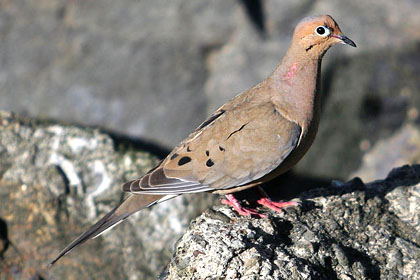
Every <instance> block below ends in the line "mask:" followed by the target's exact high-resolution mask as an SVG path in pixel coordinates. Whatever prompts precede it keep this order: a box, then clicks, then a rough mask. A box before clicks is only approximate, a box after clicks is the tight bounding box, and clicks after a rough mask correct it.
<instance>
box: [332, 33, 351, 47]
mask: <svg viewBox="0 0 420 280" xmlns="http://www.w3.org/2000/svg"><path fill="white" fill-rule="evenodd" d="M332 37H334V38H337V39H339V40H341V42H342V43H343V44H347V45H350V46H352V47H356V44H355V43H354V42H353V41H352V40H350V38H349V37H347V36H345V35H332Z"/></svg>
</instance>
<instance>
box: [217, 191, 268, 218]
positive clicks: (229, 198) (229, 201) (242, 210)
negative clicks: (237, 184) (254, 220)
mask: <svg viewBox="0 0 420 280" xmlns="http://www.w3.org/2000/svg"><path fill="white" fill-rule="evenodd" d="M225 196H226V199H222V203H223V204H226V205H230V206H232V207H233V208H234V209H235V210H236V212H238V214H239V215H243V216H251V215H255V216H257V217H259V218H267V216H266V215H264V214H261V213H258V212H257V210H254V209H250V208H246V207H243V206H242V205H241V204H240V203H239V201H238V200H237V199H236V198H235V196H234V195H233V194H227V195H225Z"/></svg>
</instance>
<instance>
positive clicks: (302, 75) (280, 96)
mask: <svg viewBox="0 0 420 280" xmlns="http://www.w3.org/2000/svg"><path fill="white" fill-rule="evenodd" d="M320 69H321V57H316V58H312V57H309V56H308V55H307V54H306V53H298V51H293V50H289V51H288V52H287V54H286V56H285V57H284V58H283V61H282V62H281V63H280V65H279V66H278V67H277V68H276V70H274V72H273V73H272V75H271V76H270V77H269V78H268V80H269V83H270V86H271V87H272V89H273V95H272V97H271V98H272V101H273V103H275V104H276V105H277V104H278V107H279V109H280V110H281V111H282V113H283V114H284V115H285V116H286V117H287V118H290V119H291V120H293V121H295V122H297V123H299V125H301V126H302V128H303V129H309V126H311V125H315V126H317V125H318V120H319V111H320V94H319V88H320V78H321V77H320Z"/></svg>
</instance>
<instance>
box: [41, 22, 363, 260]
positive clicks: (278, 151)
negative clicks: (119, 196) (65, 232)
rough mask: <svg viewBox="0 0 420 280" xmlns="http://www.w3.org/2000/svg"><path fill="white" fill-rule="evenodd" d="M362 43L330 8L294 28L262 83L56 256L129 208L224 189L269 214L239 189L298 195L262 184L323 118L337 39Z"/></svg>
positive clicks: (275, 206) (274, 205) (264, 199)
mask: <svg viewBox="0 0 420 280" xmlns="http://www.w3.org/2000/svg"><path fill="white" fill-rule="evenodd" d="M336 44H347V45H350V46H353V47H356V44H355V43H354V42H353V41H352V40H351V39H349V38H348V37H347V36H345V35H344V34H343V33H342V32H341V30H340V27H339V26H338V24H337V23H336V21H335V20H334V19H333V18H332V17H331V16H330V15H318V16H310V17H306V18H304V19H302V20H301V21H300V22H299V23H298V24H297V25H296V27H295V29H294V32H293V35H292V40H291V43H290V46H289V48H288V50H287V52H286V54H285V56H284V57H283V59H282V61H281V63H280V64H279V65H278V66H277V67H276V68H275V70H274V71H273V72H272V73H271V74H270V75H269V76H268V77H267V78H266V79H265V80H264V81H262V82H260V83H258V84H256V85H255V86H253V87H251V88H250V89H248V90H246V91H244V92H242V93H240V94H238V95H236V96H235V97H234V98H233V99H231V100H230V101H228V102H227V103H225V104H224V105H222V106H221V107H220V108H219V109H217V110H216V111H215V112H214V113H213V114H212V115H211V116H210V117H208V118H207V119H206V120H205V121H204V122H203V123H201V124H200V125H199V126H198V127H197V128H196V129H195V130H194V131H193V132H192V133H191V134H190V135H189V136H188V137H187V138H186V139H185V140H183V141H182V142H181V143H179V144H178V145H177V146H176V147H175V148H174V149H173V150H172V151H171V152H170V153H169V154H168V156H167V157H166V158H165V159H163V160H162V161H161V162H160V163H159V164H158V165H157V166H156V167H155V168H153V169H151V170H150V171H149V172H147V173H146V174H145V175H144V176H142V177H140V178H138V179H135V180H132V181H129V182H127V183H125V184H123V185H122V187H121V188H122V191H123V192H126V193H129V194H130V195H129V197H128V198H127V199H126V200H125V201H124V202H123V203H122V204H121V205H119V206H117V207H115V208H114V209H113V210H111V211H110V212H109V213H108V214H106V215H105V216H104V217H102V218H101V219H100V220H99V221H98V222H97V223H95V224H94V225H92V226H91V227H90V228H89V229H88V230H87V231H86V232H84V233H83V234H81V235H80V236H79V237H78V238H76V239H75V240H74V241H73V242H71V243H70V244H69V245H67V246H66V247H65V248H64V249H63V250H62V251H61V252H60V253H59V254H58V255H57V256H56V257H55V258H54V259H53V260H52V261H51V262H50V263H49V267H50V266H52V265H53V264H54V263H56V262H57V261H58V260H59V259H60V258H61V257H63V256H64V255H65V254H67V253H69V252H70V251H71V250H72V249H74V248H75V247H78V246H79V245H81V244H82V243H84V242H85V241H87V240H89V239H92V238H95V237H97V236H98V235H100V234H102V233H103V232H104V231H105V230H108V229H110V228H111V227H113V226H115V225H117V224H118V223H120V222H122V221H123V220H125V219H126V218H127V217H128V216H130V215H131V214H133V213H135V212H137V211H140V210H142V209H144V208H147V207H149V206H152V205H155V204H157V203H161V202H163V201H166V200H168V199H172V198H174V197H176V196H179V195H182V194H186V193H198V192H211V193H216V194H220V195H225V199H223V200H222V203H224V204H228V205H231V206H232V207H233V208H234V209H235V210H236V211H237V212H238V213H239V214H240V215H246V216H257V217H261V218H264V217H265V215H264V214H261V213H259V212H258V211H257V210H255V209H252V208H249V207H245V206H243V205H241V203H240V201H238V200H237V199H236V198H235V196H234V193H235V192H239V191H242V190H245V189H248V188H251V187H256V188H257V190H258V192H259V199H258V200H257V203H259V204H261V205H263V206H266V207H268V208H270V209H272V210H275V211H278V212H281V208H283V207H287V206H294V205H297V204H296V203H295V202H274V201H272V200H271V199H270V198H269V197H268V196H267V195H266V194H265V193H264V192H263V190H262V189H261V188H260V185H261V184H262V183H264V182H267V181H269V180H271V179H273V178H275V177H277V176H279V175H281V174H283V173H285V172H286V171H288V170H289V169H291V168H292V167H293V166H294V165H295V164H296V163H297V162H298V161H299V160H300V159H301V158H302V157H303V156H304V154H305V153H306V152H307V151H308V149H309V147H310V146H311V145H312V142H313V141H314V138H315V135H316V133H317V130H318V123H319V120H320V106H321V92H320V80H321V78H320V74H321V73H320V72H321V61H322V58H323V56H324V54H325V52H326V51H327V50H328V49H329V48H330V47H331V46H333V45H336Z"/></svg>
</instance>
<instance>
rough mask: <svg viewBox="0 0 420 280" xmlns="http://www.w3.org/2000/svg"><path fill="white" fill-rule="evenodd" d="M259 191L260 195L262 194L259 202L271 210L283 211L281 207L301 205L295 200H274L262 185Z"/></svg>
mask: <svg viewBox="0 0 420 280" xmlns="http://www.w3.org/2000/svg"><path fill="white" fill-rule="evenodd" d="M257 192H259V193H260V195H261V198H260V199H258V200H257V203H258V204H260V205H263V206H265V207H267V208H269V209H271V210H274V211H276V212H279V213H281V212H282V209H281V208H284V207H289V206H298V205H299V204H298V203H297V202H294V201H287V202H283V201H279V202H274V201H272V200H271V199H270V198H269V197H268V195H267V194H266V193H265V191H264V190H263V189H262V188H261V187H258V190H257Z"/></svg>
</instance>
